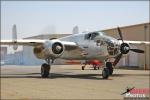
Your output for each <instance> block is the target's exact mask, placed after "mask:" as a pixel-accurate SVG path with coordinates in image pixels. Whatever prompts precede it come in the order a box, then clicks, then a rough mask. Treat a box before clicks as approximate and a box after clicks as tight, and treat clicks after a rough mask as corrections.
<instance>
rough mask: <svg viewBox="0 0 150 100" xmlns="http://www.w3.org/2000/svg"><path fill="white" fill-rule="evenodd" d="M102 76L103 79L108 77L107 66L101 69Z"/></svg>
mask: <svg viewBox="0 0 150 100" xmlns="http://www.w3.org/2000/svg"><path fill="white" fill-rule="evenodd" d="M102 77H103V79H108V77H109V69H108V68H106V67H105V68H104V69H103V70H102Z"/></svg>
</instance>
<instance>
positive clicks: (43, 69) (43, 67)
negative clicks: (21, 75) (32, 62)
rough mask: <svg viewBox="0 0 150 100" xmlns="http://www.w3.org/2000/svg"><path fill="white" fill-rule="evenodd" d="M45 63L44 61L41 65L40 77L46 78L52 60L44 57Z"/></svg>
mask: <svg viewBox="0 0 150 100" xmlns="http://www.w3.org/2000/svg"><path fill="white" fill-rule="evenodd" d="M46 62H47V63H44V64H42V65H41V77H42V78H47V77H48V75H49V71H50V69H51V63H52V61H51V60H50V59H46Z"/></svg>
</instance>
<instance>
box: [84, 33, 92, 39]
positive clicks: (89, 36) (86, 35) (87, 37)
mask: <svg viewBox="0 0 150 100" xmlns="http://www.w3.org/2000/svg"><path fill="white" fill-rule="evenodd" d="M91 36H92V34H91V33H88V34H85V37H84V39H85V40H89V39H91Z"/></svg>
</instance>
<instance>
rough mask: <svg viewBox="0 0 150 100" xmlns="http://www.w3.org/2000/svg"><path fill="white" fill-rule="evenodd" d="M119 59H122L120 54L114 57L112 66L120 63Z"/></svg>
mask: <svg viewBox="0 0 150 100" xmlns="http://www.w3.org/2000/svg"><path fill="white" fill-rule="evenodd" d="M121 57H122V53H120V54H119V55H118V56H117V57H116V59H115V61H114V63H113V66H116V65H117V63H118V62H119V61H120V59H121Z"/></svg>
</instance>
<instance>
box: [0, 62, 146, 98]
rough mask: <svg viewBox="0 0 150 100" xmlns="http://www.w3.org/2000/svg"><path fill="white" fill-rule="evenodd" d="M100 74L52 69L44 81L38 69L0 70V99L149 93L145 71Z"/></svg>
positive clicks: (9, 67)
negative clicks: (130, 89) (132, 89)
mask: <svg viewBox="0 0 150 100" xmlns="http://www.w3.org/2000/svg"><path fill="white" fill-rule="evenodd" d="M101 73H102V71H101V70H93V69H92V68H90V67H86V68H85V70H81V65H53V66H52V68H51V74H50V76H49V77H48V78H44V79H43V78H41V75H40V66H23V65H4V66H1V92H0V93H1V99H19V100H20V99H25V100H28V99H123V98H124V95H121V94H122V93H123V92H125V91H126V88H127V87H135V88H137V89H143V88H148V89H149V71H148V70H146V71H145V70H127V69H114V73H113V75H112V76H110V77H109V79H102V76H101Z"/></svg>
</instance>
